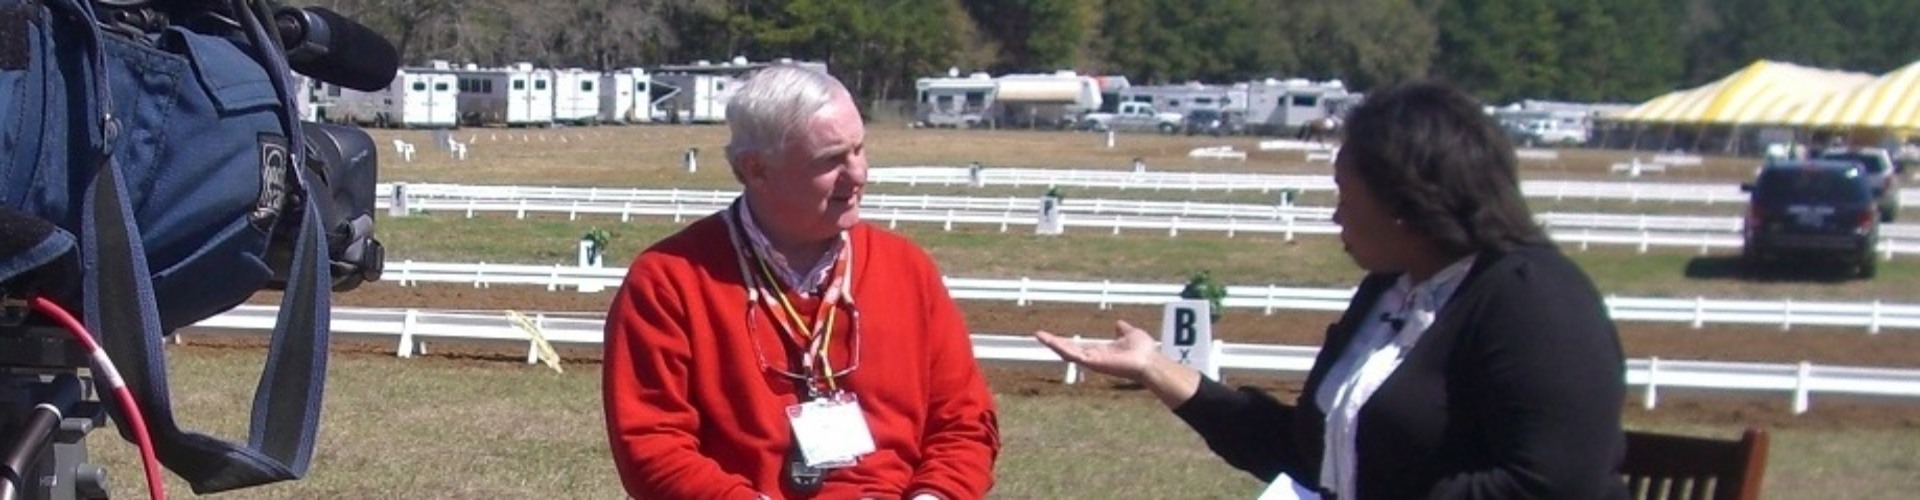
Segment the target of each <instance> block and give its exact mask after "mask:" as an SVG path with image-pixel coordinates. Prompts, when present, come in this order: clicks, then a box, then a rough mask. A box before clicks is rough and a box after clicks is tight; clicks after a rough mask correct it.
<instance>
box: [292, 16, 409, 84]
mask: <svg viewBox="0 0 1920 500" xmlns="http://www.w3.org/2000/svg"><path fill="white" fill-rule="evenodd" d="M273 22H274V25H275V26H276V27H277V28H279V30H280V45H282V46H284V47H286V50H287V63H288V64H289V65H290V66H292V67H293V70H294V71H298V72H300V73H301V74H305V75H307V76H311V77H314V78H315V79H318V80H320V81H323V82H327V83H331V84H334V85H339V86H342V87H346V88H350V89H354V90H359V91H364V92H374V91H378V90H380V89H384V88H387V85H389V84H392V83H393V75H394V72H395V71H397V70H399V69H400V53H399V52H398V51H395V50H394V48H393V44H392V43H389V42H387V39H386V37H382V36H380V34H379V33H376V32H374V31H373V29H371V28H368V27H366V25H363V24H360V23H357V22H354V21H353V20H351V19H347V17H346V16H342V15H340V14H339V13H336V12H334V11H331V10H327V9H323V8H320V7H303V8H292V7H289V8H284V9H280V10H279V11H276V12H274V13H273Z"/></svg>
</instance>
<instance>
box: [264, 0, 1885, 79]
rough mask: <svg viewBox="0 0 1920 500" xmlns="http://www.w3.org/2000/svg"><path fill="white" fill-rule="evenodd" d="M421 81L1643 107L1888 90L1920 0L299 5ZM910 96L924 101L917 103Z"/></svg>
mask: <svg viewBox="0 0 1920 500" xmlns="http://www.w3.org/2000/svg"><path fill="white" fill-rule="evenodd" d="M290 3H294V4H305V5H322V6H326V7H329V8H332V9H334V10H336V11H339V12H341V13H343V14H346V15H347V16H349V17H352V18H354V19H357V20H359V21H361V22H363V23H366V24H367V25H369V26H371V27H373V28H374V29H375V30H376V31H379V32H381V33H383V34H385V35H387V37H388V38H389V39H391V40H392V41H393V42H394V44H395V46H396V47H397V48H399V49H400V51H401V54H402V58H403V61H405V62H406V63H408V64H416V65H417V64H425V63H426V62H427V61H429V60H434V59H442V60H449V61H454V62H456V63H468V62H471V63H477V64H480V65H483V66H500V65H505V64H509V63H513V62H520V61H525V62H532V63H534V64H536V65H539V66H549V67H581V68H590V69H611V68H619V67H630V66H651V65H659V64H666V63H688V62H692V61H695V60H702V59H705V60H712V61H722V60H727V59H731V58H733V57H734V56H744V57H747V58H749V59H752V60H756V61H760V60H769V59H774V58H779V57H791V58H795V59H808V60H819V61H824V62H826V63H827V64H828V65H829V67H830V68H831V69H832V71H833V72H834V73H835V74H836V75H837V76H839V77H840V78H841V79H843V80H845V81H846V82H847V83H848V85H849V86H850V87H851V88H853V90H854V92H855V93H857V94H859V95H860V96H862V97H864V98H867V99H877V100H887V99H902V98H903V97H908V96H910V94H911V93H912V89H913V81H914V79H916V78H920V77H925V76H933V75H940V74H945V73H946V71H947V69H948V68H959V69H960V70H961V71H963V72H969V71H988V72H992V73H994V74H1001V73H1009V72H1051V71H1055V70H1061V69H1071V70H1076V71H1080V72H1082V73H1093V74H1118V75H1125V76H1127V77H1128V78H1129V79H1130V80H1132V81H1133V82H1135V83H1136V84H1140V83H1149V84H1158V83H1183V82H1188V81H1205V82H1217V83H1218V82H1232V81H1245V80H1249V79H1255V78H1268V77H1280V78H1285V77H1305V78H1313V79H1329V78H1338V79H1341V80H1343V81H1345V82H1347V83H1348V85H1349V86H1351V87H1355V88H1359V89H1366V88H1371V87H1373V86H1377V85H1380V84H1384V83H1391V82H1395V81H1400V80H1404V79H1408V78H1414V77H1438V78H1444V79H1447V80H1450V81H1453V82H1455V83H1457V84H1459V85H1461V86H1462V87H1464V88H1467V89H1469V90H1470V91H1472V92H1474V93H1475V94H1476V95H1479V96H1480V97H1481V98H1483V99H1486V100H1488V101H1491V102H1508V101H1512V100H1516V99H1558V100H1578V101H1615V102H1638V101H1642V100H1645V99H1648V98H1651V97H1654V96H1656V95H1659V94H1661V93H1664V92H1667V91H1671V90H1673V89H1675V88H1680V87H1685V86H1692V85H1698V84H1700V83H1704V82H1706V81H1710V80H1712V79H1714V78H1718V77H1720V76H1723V75H1726V74H1727V73H1730V72H1732V71H1734V70H1737V69H1739V68H1740V67H1743V66H1745V65H1746V64H1749V63H1751V62H1752V61H1754V60H1755V59H1763V58H1764V59H1772V60H1779V61H1786V62H1792V63H1796V64H1802V65H1808V66H1816V67H1825V68H1838V69H1846V70H1852V71H1862V72H1868V73H1876V74H1877V73H1884V72H1886V71H1890V70H1892V69H1895V68H1898V67H1900V66H1902V65H1905V64H1908V63H1911V62H1913V61H1915V60H1916V59H1920V28H1916V27H1915V26H1914V25H1913V19H1916V18H1920V5H1916V3H1915V1H1914V0H1827V1H1823V2H1809V1H1806V0H1198V1H1196V0H547V1H537V2H529V1H524V0H295V1H292V2H290ZM908 98H910V97H908Z"/></svg>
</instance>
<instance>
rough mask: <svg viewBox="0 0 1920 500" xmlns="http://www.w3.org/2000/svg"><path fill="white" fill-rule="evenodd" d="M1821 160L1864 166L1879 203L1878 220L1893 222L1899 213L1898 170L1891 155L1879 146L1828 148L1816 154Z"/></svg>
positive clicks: (1898, 166)
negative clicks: (1847, 162) (1848, 162)
mask: <svg viewBox="0 0 1920 500" xmlns="http://www.w3.org/2000/svg"><path fill="white" fill-rule="evenodd" d="M1816 157H1817V158H1820V159H1822V160H1845V161H1851V162H1854V163H1859V164H1860V165H1861V166H1862V167H1865V168H1866V173H1867V177H1868V182H1869V184H1870V185H1872V186H1873V190H1874V191H1873V198H1874V199H1875V200H1877V201H1879V203H1880V222H1893V219H1894V218H1895V217H1897V216H1899V215H1900V175H1899V173H1900V171H1901V170H1904V169H1903V168H1902V167H1901V166H1900V165H1899V164H1896V163H1894V162H1893V156H1892V155H1890V154H1888V153H1887V150H1885V149H1880V148H1859V149H1829V150H1826V151H1822V152H1820V154H1819V155H1816Z"/></svg>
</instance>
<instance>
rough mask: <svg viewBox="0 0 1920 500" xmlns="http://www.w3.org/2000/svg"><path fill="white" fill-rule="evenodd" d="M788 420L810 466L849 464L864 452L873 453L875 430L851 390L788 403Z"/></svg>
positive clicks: (802, 453)
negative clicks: (870, 425) (869, 424)
mask: <svg viewBox="0 0 1920 500" xmlns="http://www.w3.org/2000/svg"><path fill="white" fill-rule="evenodd" d="M787 420H788V421H791V422H792V423H793V435H794V437H795V438H796V439H798V440H799V441H800V443H799V444H800V453H801V455H802V456H805V457H806V458H807V466H809V467H820V468H834V467H847V466H851V465H853V463H854V461H855V460H856V459H858V458H860V456H861V455H865V454H868V453H873V432H872V431H869V430H867V417H866V416H865V415H863V414H861V413H860V400H859V399H858V398H856V397H854V395H853V394H850V393H840V394H836V395H834V396H831V397H827V398H823V399H819V400H814V401H808V402H806V403H801V404H797V405H793V406H788V407H787Z"/></svg>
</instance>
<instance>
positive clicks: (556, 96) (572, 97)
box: [548, 69, 600, 125]
mask: <svg viewBox="0 0 1920 500" xmlns="http://www.w3.org/2000/svg"><path fill="white" fill-rule="evenodd" d="M548 75H549V76H550V77H551V78H552V79H553V121H555V122H559V123H568V124H573V125H592V124H594V123H595V122H598V121H600V90H599V89H598V87H596V86H597V85H599V84H600V73H599V72H597V71H587V70H583V69H556V70H549V71H548Z"/></svg>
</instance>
